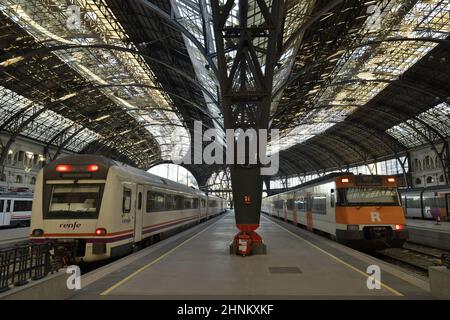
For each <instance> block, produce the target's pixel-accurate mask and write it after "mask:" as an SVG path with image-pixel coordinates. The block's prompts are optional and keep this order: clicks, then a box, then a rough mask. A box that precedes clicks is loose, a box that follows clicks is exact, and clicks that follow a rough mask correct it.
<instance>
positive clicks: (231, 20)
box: [211, 0, 284, 255]
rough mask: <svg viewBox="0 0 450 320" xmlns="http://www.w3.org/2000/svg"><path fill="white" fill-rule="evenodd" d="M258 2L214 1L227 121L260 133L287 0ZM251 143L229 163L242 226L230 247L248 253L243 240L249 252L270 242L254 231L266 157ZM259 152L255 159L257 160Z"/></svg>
mask: <svg viewBox="0 0 450 320" xmlns="http://www.w3.org/2000/svg"><path fill="white" fill-rule="evenodd" d="M253 6H254V7H255V8H251V12H250V11H249V1H247V0H240V1H238V0H227V1H226V2H225V4H224V5H220V4H219V1H217V0H214V1H211V7H212V17H213V27H214V36H215V44H216V51H217V67H218V78H219V83H220V96H221V102H222V106H223V110H224V127H225V129H234V130H235V132H236V130H238V129H241V130H243V131H244V132H245V131H246V130H248V129H254V130H256V133H259V132H260V130H267V129H268V124H269V113H270V106H271V103H272V83H273V74H274V69H275V66H276V57H277V56H278V54H279V53H280V50H281V43H282V41H281V37H282V28H283V26H282V21H283V19H282V16H283V12H284V1H281V0H280V1H275V0H274V1H271V3H269V5H268V4H267V2H266V1H264V0H256V1H254V2H253ZM236 8H238V10H237V12H238V13H236ZM255 12H256V14H257V15H260V16H261V19H258V20H253V21H258V22H257V23H259V24H258V25H254V24H252V25H248V22H249V21H248V17H249V16H253V17H254V16H255ZM236 16H238V19H236ZM251 23H255V22H251ZM261 53H262V54H261ZM258 142H259V141H258ZM227 143H228V145H227V147H228V148H232V149H233V150H236V146H237V141H236V137H235V139H234V140H233V141H232V142H231V143H230V141H227ZM250 143H255V141H253V142H250V141H245V153H246V154H245V163H244V164H237V163H236V152H235V155H234V156H235V159H234V160H235V161H233V164H231V165H230V172H231V181H232V190H233V200H234V207H235V216H236V225H237V228H238V229H239V233H238V234H237V235H236V237H235V238H234V241H233V244H234V247H233V246H232V247H231V251H232V252H233V251H234V252H236V253H240V254H242V255H244V254H246V253H245V252H242V247H243V243H244V242H245V241H248V242H247V243H250V244H251V245H250V244H249V245H248V246H244V247H245V248H247V254H252V253H253V254H255V253H265V245H264V244H263V243H262V239H261V237H260V236H259V235H258V234H257V233H256V232H255V230H256V229H257V228H258V227H259V222H260V211H261V197H262V187H263V176H262V175H261V161H260V159H259V156H258V155H257V154H254V148H250ZM230 144H232V145H230ZM256 149H257V150H258V147H257V148H256ZM256 153H257V152H256ZM255 158H256V159H257V160H256V163H254V161H252V159H253V160H254V159H255ZM240 248H241V250H240Z"/></svg>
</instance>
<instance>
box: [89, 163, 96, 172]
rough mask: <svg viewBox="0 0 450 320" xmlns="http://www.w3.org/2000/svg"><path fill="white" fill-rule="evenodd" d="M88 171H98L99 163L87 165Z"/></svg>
mask: <svg viewBox="0 0 450 320" xmlns="http://www.w3.org/2000/svg"><path fill="white" fill-rule="evenodd" d="M87 171H89V172H95V171H98V165H96V164H90V165H88V166H87Z"/></svg>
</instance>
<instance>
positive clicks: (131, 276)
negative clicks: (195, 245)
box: [100, 214, 228, 296]
mask: <svg viewBox="0 0 450 320" xmlns="http://www.w3.org/2000/svg"><path fill="white" fill-rule="evenodd" d="M227 215H228V214H225V215H224V216H223V217H222V218H220V219H219V220H217V221H216V222H214V223H213V224H211V225H210V226H208V227H206V228H205V229H203V230H202V231H200V232H199V233H196V234H194V235H193V236H192V237H190V238H189V239H187V240H184V241H183V242H182V243H180V244H179V245H177V246H176V247H175V248H172V249H170V250H169V251H167V252H166V253H164V254H163V255H161V256H160V257H158V258H156V259H155V260H153V261H152V262H150V263H148V264H146V265H145V266H143V267H141V268H139V269H138V270H136V271H135V272H133V273H132V274H130V275H129V276H127V277H125V278H123V279H122V280H120V281H119V282H117V283H116V284H114V285H113V286H112V287H110V288H109V289H106V290H105V291H103V292H102V293H100V295H101V296H106V295H107V294H109V293H110V292H111V291H113V290H114V289H116V288H117V287H120V286H121V285H123V284H124V283H125V282H127V281H129V280H131V279H132V278H134V277H135V276H137V275H138V274H139V273H141V272H142V271H144V270H145V269H147V268H149V267H151V266H152V265H154V264H156V263H158V262H159V261H161V260H162V259H164V258H165V257H167V256H168V255H169V254H171V253H172V252H174V251H175V250H177V249H178V248H180V247H181V246H183V245H185V244H186V243H188V242H189V241H191V240H192V239H194V238H195V237H197V236H198V235H200V234H202V233H203V232H205V231H206V230H208V229H209V228H211V227H212V226H214V225H216V224H217V223H218V222H219V221H221V220H222V219H223V218H225V217H226V216H227Z"/></svg>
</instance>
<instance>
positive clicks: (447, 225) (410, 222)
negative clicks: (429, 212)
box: [406, 219, 450, 233]
mask: <svg viewBox="0 0 450 320" xmlns="http://www.w3.org/2000/svg"><path fill="white" fill-rule="evenodd" d="M406 225H407V226H408V227H410V228H420V229H429V230H433V231H438V232H446V233H450V221H441V222H440V223H439V224H436V221H433V220H418V219H407V220H406Z"/></svg>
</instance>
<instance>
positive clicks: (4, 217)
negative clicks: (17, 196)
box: [0, 199, 12, 226]
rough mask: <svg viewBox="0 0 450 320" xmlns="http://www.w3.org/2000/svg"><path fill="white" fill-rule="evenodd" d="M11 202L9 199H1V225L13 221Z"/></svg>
mask: <svg viewBox="0 0 450 320" xmlns="http://www.w3.org/2000/svg"><path fill="white" fill-rule="evenodd" d="M11 202H12V200H9V199H4V200H1V201H0V226H9V225H10V223H11V215H12V214H11V207H12V205H11Z"/></svg>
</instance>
